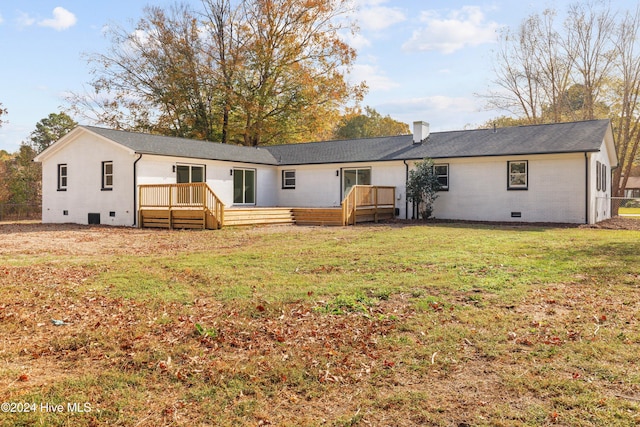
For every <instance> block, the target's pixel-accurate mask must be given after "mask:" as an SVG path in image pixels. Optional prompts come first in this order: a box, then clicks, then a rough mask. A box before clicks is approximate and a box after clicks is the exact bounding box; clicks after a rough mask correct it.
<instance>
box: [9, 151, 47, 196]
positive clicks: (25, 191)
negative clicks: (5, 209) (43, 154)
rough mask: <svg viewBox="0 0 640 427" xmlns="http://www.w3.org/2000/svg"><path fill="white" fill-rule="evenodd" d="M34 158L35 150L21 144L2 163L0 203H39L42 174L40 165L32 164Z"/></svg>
mask: <svg viewBox="0 0 640 427" xmlns="http://www.w3.org/2000/svg"><path fill="white" fill-rule="evenodd" d="M35 156H36V152H35V150H34V149H33V148H31V147H30V146H29V145H28V144H25V143H23V144H21V145H20V149H19V150H18V152H16V153H15V154H14V155H13V156H11V157H10V158H9V159H6V160H5V161H3V162H2V163H3V165H2V167H1V168H0V174H1V175H0V176H1V177H2V185H1V186H0V187H1V188H0V197H1V198H0V201H3V202H6V203H16V204H25V203H38V202H39V201H40V188H41V176H42V173H41V169H40V164H39V163H34V162H33V158H34V157H35Z"/></svg>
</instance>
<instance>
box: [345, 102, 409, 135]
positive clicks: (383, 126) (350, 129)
mask: <svg viewBox="0 0 640 427" xmlns="http://www.w3.org/2000/svg"><path fill="white" fill-rule="evenodd" d="M409 133H411V129H410V128H409V125H408V124H406V123H402V122H399V121H397V120H394V119H392V118H391V117H390V116H389V115H387V116H384V117H383V116H382V115H381V114H380V113H378V112H377V111H376V110H375V109H374V108H371V107H369V106H367V107H365V109H364V112H362V111H359V110H357V111H355V112H353V113H350V114H346V115H344V116H343V117H342V119H341V120H340V124H339V125H338V127H337V128H336V130H335V135H334V137H335V138H339V139H355V138H371V137H376V136H393V135H406V134H409Z"/></svg>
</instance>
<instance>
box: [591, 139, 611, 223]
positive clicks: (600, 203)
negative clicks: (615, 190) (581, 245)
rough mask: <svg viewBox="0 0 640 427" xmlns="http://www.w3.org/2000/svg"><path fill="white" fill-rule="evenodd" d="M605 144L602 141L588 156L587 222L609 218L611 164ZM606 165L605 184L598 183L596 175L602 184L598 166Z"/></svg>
mask: <svg viewBox="0 0 640 427" xmlns="http://www.w3.org/2000/svg"><path fill="white" fill-rule="evenodd" d="M610 154H611V153H609V152H608V151H607V145H606V144H605V143H604V142H603V143H602V147H600V151H599V152H597V153H591V154H590V155H589V156H590V157H589V194H590V197H589V223H591V224H593V223H596V222H599V221H603V220H605V219H609V218H611V199H610V197H611V195H612V192H611V178H612V175H611V164H610V161H609V158H610ZM599 165H600V167H602V165H604V166H605V167H606V186H604V187H603V186H602V185H600V184H598V177H600V183H601V184H602V183H603V182H602V177H601V176H600V174H599V173H598V170H597V168H598V166H599Z"/></svg>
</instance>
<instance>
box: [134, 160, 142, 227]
mask: <svg viewBox="0 0 640 427" xmlns="http://www.w3.org/2000/svg"><path fill="white" fill-rule="evenodd" d="M138 156H139V157H138V158H137V159H136V161H135V162H133V226H134V227H135V226H137V225H138V174H137V168H136V165H137V163H138V161H139V160H140V159H141V158H142V154H138Z"/></svg>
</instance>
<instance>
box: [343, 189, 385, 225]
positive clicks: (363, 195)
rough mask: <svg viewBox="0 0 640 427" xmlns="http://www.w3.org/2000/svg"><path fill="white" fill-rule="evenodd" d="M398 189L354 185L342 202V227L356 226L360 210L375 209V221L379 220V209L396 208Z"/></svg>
mask: <svg viewBox="0 0 640 427" xmlns="http://www.w3.org/2000/svg"><path fill="white" fill-rule="evenodd" d="M395 203H396V187H391V186H379V185H354V186H353V187H351V190H349V192H348V193H347V195H346V196H345V198H344V199H343V200H342V204H341V205H342V225H355V223H356V221H357V219H356V217H357V211H358V208H362V207H365V206H366V207H372V208H374V212H375V213H374V221H376V222H377V220H378V209H379V208H383V207H384V208H388V207H394V208H395Z"/></svg>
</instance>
